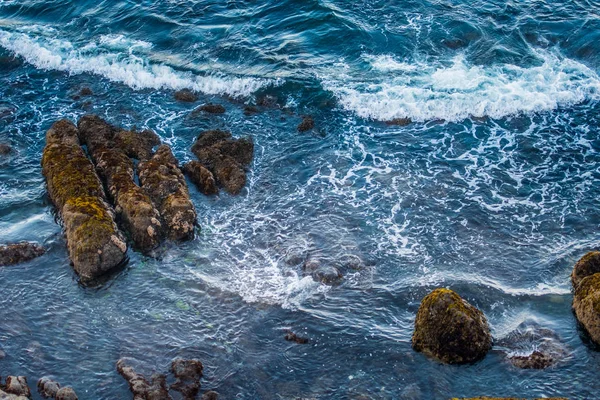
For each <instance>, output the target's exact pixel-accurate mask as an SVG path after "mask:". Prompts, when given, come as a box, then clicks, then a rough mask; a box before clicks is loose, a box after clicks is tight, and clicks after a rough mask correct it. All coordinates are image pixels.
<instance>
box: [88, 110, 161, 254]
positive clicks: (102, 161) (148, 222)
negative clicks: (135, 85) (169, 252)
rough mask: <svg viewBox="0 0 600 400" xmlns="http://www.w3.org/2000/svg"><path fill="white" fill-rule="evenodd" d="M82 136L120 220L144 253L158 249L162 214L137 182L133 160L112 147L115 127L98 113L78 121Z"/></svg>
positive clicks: (136, 245)
mask: <svg viewBox="0 0 600 400" xmlns="http://www.w3.org/2000/svg"><path fill="white" fill-rule="evenodd" d="M78 125H79V132H80V137H81V138H82V140H83V141H84V143H85V144H86V145H87V146H88V150H89V151H90V154H91V156H92V159H93V160H94V162H95V163H96V170H97V171H98V174H99V175H100V177H101V178H102V181H103V182H104V183H105V185H106V187H107V188H108V192H109V194H110V197H111V199H112V201H113V204H114V205H115V209H116V212H117V217H118V220H119V221H120V222H121V223H122V225H123V226H124V228H125V230H126V231H127V232H129V234H130V236H131V239H132V240H133V242H134V245H135V247H136V248H138V249H139V250H141V251H142V252H143V253H148V252H150V251H151V250H153V249H155V248H156V247H157V246H158V245H159V244H160V242H161V241H162V239H163V236H164V229H163V224H162V223H161V221H160V220H161V215H160V213H159V211H158V210H157V209H156V208H155V207H154V204H153V202H152V200H151V199H150V197H149V196H148V195H147V194H146V193H145V192H144V191H143V190H142V188H140V187H139V186H138V185H137V184H136V183H135V181H134V170H133V162H132V161H131V160H130V159H129V157H127V155H126V154H125V152H124V151H122V150H121V149H119V148H117V147H113V145H114V143H113V138H114V132H115V129H114V128H113V127H112V126H111V125H110V124H108V123H107V122H106V121H104V120H102V119H101V118H99V117H97V116H90V115H87V116H84V117H82V118H81V119H80V120H79V124H78Z"/></svg>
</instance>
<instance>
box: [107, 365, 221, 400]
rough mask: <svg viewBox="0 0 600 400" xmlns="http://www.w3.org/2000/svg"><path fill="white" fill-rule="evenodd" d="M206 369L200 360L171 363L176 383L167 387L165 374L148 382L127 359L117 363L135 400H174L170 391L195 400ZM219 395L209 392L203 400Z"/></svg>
mask: <svg viewBox="0 0 600 400" xmlns="http://www.w3.org/2000/svg"><path fill="white" fill-rule="evenodd" d="M203 369H204V367H203V365H202V363H201V362H200V361H198V360H184V359H181V358H178V359H175V360H173V362H172V363H171V373H172V374H173V377H174V378H175V382H174V383H173V384H171V385H170V386H168V387H167V377H166V376H165V375H164V374H153V375H152V376H151V378H150V379H149V380H148V379H147V378H146V377H145V376H144V375H142V374H140V373H138V372H136V371H135V369H134V368H133V367H132V366H131V365H130V363H129V362H128V360H127V359H124V358H122V359H120V360H119V361H118V362H117V371H118V372H119V374H121V376H122V377H123V378H125V380H126V381H127V383H128V384H129V388H130V390H131V392H132V393H133V398H134V400H172V399H173V398H172V397H171V395H170V394H169V391H175V392H179V393H180V394H181V396H182V398H183V399H184V400H193V399H195V398H196V396H197V395H198V392H199V391H200V379H201V378H202V371H203ZM216 399H218V394H217V393H216V392H214V391H208V392H206V393H204V394H203V396H202V400H216Z"/></svg>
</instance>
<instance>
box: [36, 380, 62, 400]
mask: <svg viewBox="0 0 600 400" xmlns="http://www.w3.org/2000/svg"><path fill="white" fill-rule="evenodd" d="M37 388H38V392H40V394H41V395H42V397H44V398H52V399H53V398H54V397H56V394H57V393H58V391H59V389H60V384H59V383H58V382H55V381H53V380H52V379H50V378H48V377H43V378H41V379H40V380H39V381H38V383H37Z"/></svg>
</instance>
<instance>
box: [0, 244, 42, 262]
mask: <svg viewBox="0 0 600 400" xmlns="http://www.w3.org/2000/svg"><path fill="white" fill-rule="evenodd" d="M45 252H46V249H44V248H43V247H42V246H40V245H39V244H37V243H29V242H20V243H13V244H6V245H3V246H0V266H3V265H13V264H19V263H22V262H26V261H29V260H32V259H34V258H36V257H39V256H41V255H43V254H44V253H45Z"/></svg>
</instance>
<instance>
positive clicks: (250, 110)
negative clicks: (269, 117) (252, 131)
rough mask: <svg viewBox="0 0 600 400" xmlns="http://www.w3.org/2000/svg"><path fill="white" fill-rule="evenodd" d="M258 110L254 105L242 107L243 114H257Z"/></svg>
mask: <svg viewBox="0 0 600 400" xmlns="http://www.w3.org/2000/svg"><path fill="white" fill-rule="evenodd" d="M259 112H260V110H259V109H258V108H257V107H255V106H246V107H244V115H248V116H249V115H254V114H258V113H259Z"/></svg>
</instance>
